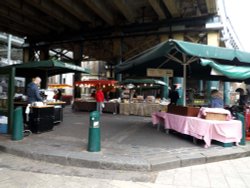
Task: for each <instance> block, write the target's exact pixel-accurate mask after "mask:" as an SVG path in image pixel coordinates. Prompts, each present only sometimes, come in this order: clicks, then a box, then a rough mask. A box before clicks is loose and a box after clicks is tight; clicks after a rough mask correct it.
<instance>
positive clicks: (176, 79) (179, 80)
mask: <svg viewBox="0 0 250 188" xmlns="http://www.w3.org/2000/svg"><path fill="white" fill-rule="evenodd" d="M173 85H177V86H178V87H177V91H178V93H179V97H180V98H179V99H178V101H177V105H182V106H183V105H184V96H183V78H182V77H174V78H173ZM185 98H186V97H185Z"/></svg>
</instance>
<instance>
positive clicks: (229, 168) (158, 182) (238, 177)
mask: <svg viewBox="0 0 250 188" xmlns="http://www.w3.org/2000/svg"><path fill="white" fill-rule="evenodd" d="M136 176H137V177H139V176H141V177H142V176H144V177H145V178H144V179H137V178H136ZM132 177H134V178H132ZM0 187H1V188H27V187H31V188H36V187H37V188H43V187H44V188H50V187H51V188H54V187H61V188H64V187H65V188H71V187H72V188H80V187H87V188H92V187H94V188H99V187H100V188H103V187H105V188H113V187H115V188H122V187H126V188H127V187H133V188H150V187H153V188H184V187H185V188H189V187H190V188H191V187H192V188H247V187H250V157H245V158H240V159H233V160H226V161H221V162H214V163H209V164H203V165H196V166H190V167H183V168H176V169H172V170H166V171H161V172H144V173H142V172H131V171H117V170H100V169H86V168H78V167H70V166H62V165H58V164H51V163H46V162H41V161H35V160H31V159H27V158H22V157H17V156H13V155H10V154H6V153H1V152H0Z"/></svg>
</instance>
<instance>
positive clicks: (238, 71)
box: [201, 59, 250, 80]
mask: <svg viewBox="0 0 250 188" xmlns="http://www.w3.org/2000/svg"><path fill="white" fill-rule="evenodd" d="M201 64H202V65H203V66H210V67H212V68H213V70H215V72H217V73H218V74H220V75H224V76H226V77H228V78H231V79H237V80H245V79H248V78H250V67H246V66H232V65H220V64H218V63H216V62H214V61H213V60H209V59H201Z"/></svg>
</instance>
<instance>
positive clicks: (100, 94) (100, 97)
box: [95, 90, 104, 102]
mask: <svg viewBox="0 0 250 188" xmlns="http://www.w3.org/2000/svg"><path fill="white" fill-rule="evenodd" d="M95 100H96V102H104V94H103V92H102V90H97V91H96V94H95Z"/></svg>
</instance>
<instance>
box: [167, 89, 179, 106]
mask: <svg viewBox="0 0 250 188" xmlns="http://www.w3.org/2000/svg"><path fill="white" fill-rule="evenodd" d="M176 88H177V86H176V85H174V86H173V89H172V90H171V91H170V93H169V95H168V97H169V98H170V105H172V104H174V105H176V104H177V101H178V99H179V93H178V91H177V90H176Z"/></svg>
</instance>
